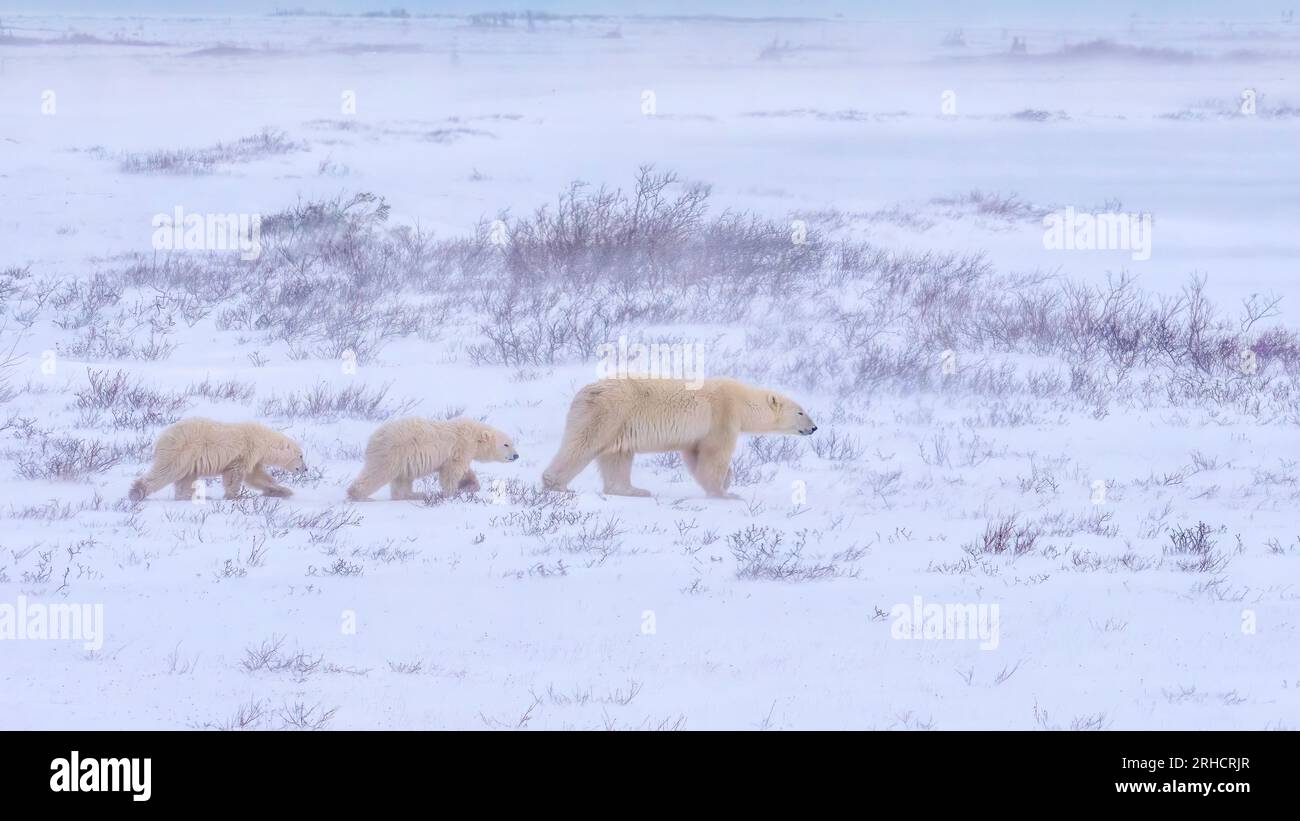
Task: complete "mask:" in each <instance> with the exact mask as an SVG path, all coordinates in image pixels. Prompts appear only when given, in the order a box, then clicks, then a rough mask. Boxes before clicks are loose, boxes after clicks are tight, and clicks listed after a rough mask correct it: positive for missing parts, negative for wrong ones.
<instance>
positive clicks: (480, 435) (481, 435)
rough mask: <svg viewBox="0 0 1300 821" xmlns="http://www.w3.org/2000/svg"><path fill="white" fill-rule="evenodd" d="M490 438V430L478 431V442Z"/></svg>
mask: <svg viewBox="0 0 1300 821" xmlns="http://www.w3.org/2000/svg"><path fill="white" fill-rule="evenodd" d="M491 438H492V431H490V430H481V431H479V432H478V440H479V441H480V442H486V441H488V440H489V439H491Z"/></svg>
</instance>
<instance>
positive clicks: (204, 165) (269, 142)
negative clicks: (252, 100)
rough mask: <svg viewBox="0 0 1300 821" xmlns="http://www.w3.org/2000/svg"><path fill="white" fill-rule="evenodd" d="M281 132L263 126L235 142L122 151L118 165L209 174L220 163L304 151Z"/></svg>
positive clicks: (149, 170)
mask: <svg viewBox="0 0 1300 821" xmlns="http://www.w3.org/2000/svg"><path fill="white" fill-rule="evenodd" d="M305 148H306V146H304V145H302V144H300V143H296V142H294V141H292V140H290V139H289V138H288V137H287V136H286V135H285V133H284V132H283V131H277V130H275V129H271V128H264V129H262V130H261V131H259V132H257V133H256V134H252V135H249V136H247V137H241V138H239V139H238V140H235V141H234V142H228V143H217V144H215V145H211V146H208V147H207V148H179V149H163V150H159V151H146V152H141V153H128V154H123V155H122V157H121V160H120V162H119V164H118V168H119V169H120V170H121V171H123V172H125V173H127V174H211V173H212V172H214V171H215V170H216V169H217V168H218V167H219V166H222V165H233V164H237V163H247V162H253V161H254V160H260V159H264V158H266V157H274V156H278V155H281V154H288V153H290V152H293V151H301V150H304V149H305Z"/></svg>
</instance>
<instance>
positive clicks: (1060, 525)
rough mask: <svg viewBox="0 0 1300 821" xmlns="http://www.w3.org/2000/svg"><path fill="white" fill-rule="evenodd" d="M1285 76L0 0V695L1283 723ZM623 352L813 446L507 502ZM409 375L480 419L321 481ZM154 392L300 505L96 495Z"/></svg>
mask: <svg viewBox="0 0 1300 821" xmlns="http://www.w3.org/2000/svg"><path fill="white" fill-rule="evenodd" d="M1297 67H1300V23H1295V22H1291V21H1286V20H1281V19H1242V20H1235V21H1234V20H1222V19H1203V20H1191V21H1185V22H1180V23H1176V24H1175V23H1168V22H1156V21H1147V20H1143V19H1135V20H1130V19H1123V20H1119V21H1116V22H1114V23H1113V24H1111V25H1106V24H1092V25H1088V26H1066V25H1064V24H1062V25H1055V26H1054V25H1050V24H1047V23H1039V24H1036V25H1030V26H1016V25H1011V24H1007V23H1004V22H1003V21H1000V20H985V21H983V22H972V21H966V22H965V23H964V24H963V23H962V22H959V21H931V22H911V23H884V22H876V23H871V22H854V21H849V20H843V19H840V20H802V21H771V20H767V21H743V20H725V19H719V20H705V19H688V18H680V19H654V18H628V19H617V18H577V19H567V18H558V19H552V18H534V19H531V20H530V19H527V18H524V17H513V18H501V17H495V16H484V17H479V18H474V19H471V18H466V17H451V16H448V17H438V18H418V19H389V18H364V19H363V18H355V17H354V18H338V17H335V18H330V17H311V16H244V17H222V18H203V17H186V18H181V17H175V18H163V17H142V16H134V17H125V16H124V17H112V16H101V17H34V16H25V17H23V16H10V15H5V16H4V17H3V19H2V20H0V361H2V362H5V363H6V366H5V367H4V368H3V370H0V494H2V496H0V520H2V521H0V728H4V729H27V728H51V729H71V728H133V729H134V728H245V729H267V728H272V729H274V728H301V729H312V728H328V729H363V728H410V729H423V728H471V729H474V728H477V729H484V728H490V729H496V728H526V729H718V728H741V729H792V728H878V729H929V728H936V729H975V728H994V729H1057V728H1060V729H1140V728H1173V729H1191V728H1208V729H1296V728H1297V727H1300V661H1298V659H1300V657H1298V656H1297V654H1296V650H1295V648H1296V647H1297V646H1300V589H1298V588H1297V583H1298V582H1300V520H1298V517H1297V514H1296V511H1297V509H1298V508H1300V318H1298V317H1300V314H1297V310H1300V280H1298V279H1297V277H1296V273H1297V260H1298V259H1300V234H1298V233H1297V232H1296V230H1295V227H1296V219H1297V215H1298V214H1300V193H1298V192H1300V162H1297V161H1296V160H1297V152H1296V147H1297V146H1298V145H1300V78H1298V76H1297ZM576 182H581V183H584V184H585V186H578V187H573V186H574V183H576ZM543 207H545V208H544V210H539V209H543ZM178 209H179V210H180V213H181V214H182V215H192V216H197V217H198V218H200V219H202V220H205V222H204V226H205V228H206V227H210V226H211V222H212V219H211V217H212V215H227V214H234V215H242V216H243V217H245V218H248V219H249V224H250V225H251V224H252V221H251V218H254V217H255V218H256V219H257V220H260V222H258V223H257V224H258V225H259V230H258V231H256V232H254V233H252V234H250V235H249V236H248V237H245V239H250V240H255V242H250V243H247V244H246V247H245V249H244V250H245V251H246V252H247V253H243V254H241V252H240V250H239V249H238V248H235V249H230V248H228V247H213V246H214V245H217V246H219V245H220V243H219V242H214V241H213V237H212V236H209V235H208V234H206V233H205V232H199V233H200V234H202V240H203V241H202V242H200V243H197V244H195V243H187V242H185V241H182V242H180V243H174V242H173V243H172V247H170V248H169V247H168V244H167V242H165V241H163V240H164V239H165V238H170V239H175V238H176V237H175V236H173V235H172V234H171V232H168V231H166V230H163V231H161V232H160V230H159V225H160V222H159V219H160V218H174V215H175V214H176V213H177V210H178ZM1067 213H1069V214H1071V215H1072V216H1071V220H1072V222H1071V226H1072V230H1071V232H1070V233H1071V237H1070V241H1069V242H1068V243H1066V244H1065V245H1062V244H1061V243H1056V244H1054V243H1053V241H1052V238H1051V231H1052V228H1051V226H1053V225H1055V224H1057V220H1058V218H1059V219H1065V217H1064V216H1063V215H1065V214H1067ZM1112 218H1114V220H1118V222H1116V221H1114V220H1112ZM1097 219H1102V220H1103V222H1104V221H1106V220H1112V221H1111V222H1110V223H1109V224H1110V227H1111V228H1112V229H1114V230H1115V231H1118V230H1119V229H1118V228H1116V226H1117V225H1119V224H1120V223H1121V222H1122V225H1123V228H1124V234H1125V237H1126V239H1127V241H1124V242H1119V243H1118V245H1119V247H1106V246H1107V241H1102V240H1101V239H1099V238H1098V235H1093V237H1092V238H1091V240H1090V239H1089V238H1088V236H1086V235H1084V234H1081V233H1077V232H1075V231H1074V230H1073V229H1074V228H1077V227H1078V225H1079V224H1080V223H1081V222H1087V221H1089V220H1092V221H1094V222H1095V221H1096V220H1097ZM1102 233H1103V234H1104V233H1105V229H1103V231H1102ZM160 234H162V235H166V237H165V238H164V237H160ZM1117 235H1118V234H1111V235H1109V236H1110V237H1111V239H1113V238H1114V236H1117ZM181 239H182V240H184V237H181ZM177 245H179V246H180V247H176V246H177ZM1111 245H1112V246H1113V245H1115V243H1111ZM187 246H189V247H187ZM1096 246H1100V247H1096ZM620 339H624V340H625V341H626V342H627V343H628V344H636V343H643V344H649V343H656V344H661V345H665V346H670V347H668V348H666V350H669V351H670V352H681V351H684V350H689V351H693V352H699V355H700V359H699V361H700V363H701V364H702V367H703V375H705V376H730V377H734V378H738V379H742V380H745V381H748V382H752V383H756V384H760V385H764V386H767V387H770V388H772V389H775V390H779V391H783V392H785V393H787V394H789V395H790V396H792V397H794V398H796V399H798V400H799V401H800V402H801V403H802V404H803V405H804V406H805V407H806V408H808V409H809V410H810V411H811V413H812V415H813V417H814V419H816V421H817V423H818V425H819V426H820V429H819V431H818V432H817V433H816V434H815V435H814V436H812V437H810V438H806V439H805V438H781V437H763V438H753V437H747V438H742V441H741V445H740V447H739V448H738V450H737V454H736V461H735V463H734V465H733V477H732V490H733V491H734V492H735V493H737V494H738V495H739V496H740V497H741V499H740V500H733V501H723V500H714V499H708V498H705V497H704V494H703V492H702V491H701V490H700V488H699V487H698V486H697V485H696V484H695V483H694V482H693V480H692V479H691V478H690V477H689V475H688V474H687V472H686V470H685V469H684V467H683V466H682V464H681V462H680V460H679V459H678V458H677V457H676V456H675V455H645V456H641V457H638V459H637V462H636V465H635V467H634V472H633V477H634V481H635V482H636V483H637V484H639V485H641V486H643V487H646V488H648V489H650V490H651V491H652V492H653V494H654V495H653V497H652V498H648V499H639V498H624V497H605V496H603V495H602V494H601V493H600V492H599V491H600V488H601V485H600V481H599V477H598V476H597V474H596V471H595V470H594V468H593V469H589V470H588V471H587V472H585V473H584V474H582V475H581V476H579V478H578V479H577V480H576V481H575V482H574V483H573V485H572V490H573V492H572V493H548V492H544V491H542V490H541V473H542V470H543V468H544V467H545V466H546V465H547V463H548V462H549V461H550V459H551V457H552V456H553V455H554V453H555V451H556V448H557V447H558V443H559V439H560V435H561V432H562V429H563V424H564V416H565V412H566V410H567V408H568V404H569V401H570V400H571V398H572V397H573V395H574V393H575V392H576V390H577V389H578V388H579V387H581V386H582V385H585V384H587V383H588V382H591V381H593V380H594V379H595V378H596V377H597V375H598V367H599V364H600V361H601V351H602V350H604V349H603V348H602V346H605V345H611V344H612V345H615V346H617V345H618V344H619V341H620ZM408 413H415V414H420V415H425V416H434V417H444V416H448V417H450V416H455V415H458V414H464V415H467V416H471V417H474V418H480V419H483V420H485V421H487V422H489V423H491V424H493V425H495V426H497V427H500V428H502V429H503V430H505V431H507V432H509V433H510V434H511V435H512V436H514V437H516V442H517V443H518V446H519V449H520V452H521V454H522V458H521V459H520V460H519V461H517V462H515V463H511V464H488V465H481V466H479V468H478V473H479V475H480V477H481V479H482V480H483V490H482V491H481V492H479V493H478V494H476V495H474V496H460V497H457V498H452V499H444V498H441V497H440V496H439V495H438V494H437V493H436V483H434V482H432V481H428V482H425V483H422V484H421V485H417V488H421V487H422V489H423V490H424V492H425V493H426V498H425V500H424V501H423V502H391V501H389V500H387V498H386V492H383V491H381V492H380V493H379V494H377V496H376V500H375V501H372V502H368V503H361V504H352V503H349V502H347V501H346V500H345V497H344V490H345V489H346V487H347V486H348V484H349V483H350V482H351V480H352V479H353V478H354V477H355V475H356V473H357V471H358V470H359V468H360V464H361V453H362V450H363V448H364V444H365V441H366V437H367V436H368V435H369V433H370V432H371V431H372V430H373V429H374V428H375V427H376V426H377V425H378V424H379V423H380V422H382V421H383V420H386V419H389V418H393V417H395V416H399V415H403V414H408ZM189 415H204V416H210V417H213V418H217V419H222V420H228V421H237V420H251V419H257V420H261V421H264V422H266V423H268V424H271V425H273V426H274V427H277V428H280V429H283V430H285V431H286V432H287V433H289V434H290V435H292V436H293V437H295V438H296V439H297V440H298V441H300V442H301V443H302V444H303V447H304V449H305V451H306V458H307V463H308V465H309V471H308V473H307V474H306V475H292V474H287V475H283V476H281V479H282V481H284V482H285V483H287V484H289V485H290V486H292V487H293V488H294V490H295V495H294V496H293V497H292V498H290V499H269V498H262V497H255V496H252V495H246V497H245V498H241V499H238V500H234V501H226V500H223V499H222V498H221V493H220V483H219V482H210V483H209V485H208V488H207V489H208V494H207V497H206V498H204V499H200V500H196V501H191V502H182V501H175V500H172V499H171V498H170V493H169V491H163V492H160V493H159V494H157V495H155V496H153V497H151V498H150V499H148V500H146V501H144V502H142V503H133V502H130V501H128V500H127V499H126V492H127V489H128V487H129V486H130V484H131V482H132V481H134V479H135V478H136V477H137V476H139V475H140V474H141V473H142V472H143V471H144V469H145V468H146V466H147V464H148V461H149V459H150V454H151V447H152V443H153V440H154V438H155V437H156V436H157V434H158V432H159V431H160V430H162V429H163V428H164V427H166V426H167V425H168V424H170V423H171V422H174V421H176V420H177V419H179V418H181V417H183V416H189ZM246 493H248V491H246ZM54 605H78V606H80V605H85V606H87V607H89V608H91V610H90V611H87V612H101V613H102V625H101V626H102V631H100V633H99V634H97V635H95V636H88V635H83V636H80V637H78V638H66V639H56V638H46V639H45V640H41V639H39V638H37V637H35V636H34V635H33V634H32V630H31V629H28V628H29V627H30V625H29V624H28V622H26V621H23V620H21V619H20V618H19V617H20V616H21V615H22V614H24V613H25V614H26V615H27V616H28V617H30V618H32V619H35V620H37V621H38V620H39V619H38V618H37V617H34V616H32V613H33V612H34V611H35V612H37V613H39V611H40V608H44V607H49V606H54ZM96 606H98V607H99V610H98V611H95V610H94V608H95V607H96ZM936 607H937V608H939V610H938V616H937V617H936V616H935V613H936V611H935V610H934V608H936ZM6 615H7V616H8V619H9V622H8V624H9V625H10V627H9V632H8V633H7V634H6V632H5V630H6V628H5V624H6V622H5V619H6ZM917 615H919V616H920V617H921V621H920V623H917V622H916V621H915V619H914V616H917ZM972 617H973V618H974V621H973V622H972V621H970V619H971V618H972ZM90 623H93V619H92V622H90ZM83 627H84V625H83ZM966 628H969V629H966ZM82 632H83V633H85V632H86V631H85V630H83V631H82ZM87 645H89V647H88V646H87Z"/></svg>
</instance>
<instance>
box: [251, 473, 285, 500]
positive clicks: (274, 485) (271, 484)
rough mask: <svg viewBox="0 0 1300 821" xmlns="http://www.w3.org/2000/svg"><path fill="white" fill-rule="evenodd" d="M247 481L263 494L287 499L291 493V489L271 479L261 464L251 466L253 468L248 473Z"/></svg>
mask: <svg viewBox="0 0 1300 821" xmlns="http://www.w3.org/2000/svg"><path fill="white" fill-rule="evenodd" d="M248 483H249V484H250V485H252V486H253V487H255V488H257V489H258V490H260V491H262V495H264V496H274V497H276V498H278V499H287V498H288V497H290V496H292V495H293V491H292V490H290V489H289V488H287V487H285V486H284V485H282V484H280V483H279V482H277V481H275V480H274V479H272V478H271V476H270V474H268V473H267V472H266V470H265V469H264V468H263V467H262V466H261V465H254V466H253V470H252V471H251V472H250V473H249V474H248Z"/></svg>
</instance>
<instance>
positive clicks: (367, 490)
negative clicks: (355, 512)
mask: <svg viewBox="0 0 1300 821" xmlns="http://www.w3.org/2000/svg"><path fill="white" fill-rule="evenodd" d="M396 478H397V477H396V476H394V475H392V474H390V473H389V472H388V471H386V470H384V469H383V468H382V467H379V466H377V465H371V464H367V465H366V466H365V467H364V468H362V470H361V475H360V476H358V477H357V478H356V480H355V481H354V482H353V483H352V485H351V487H349V488H348V498H349V499H351V500H352V501H354V502H364V501H365V500H366V499H369V498H370V496H371V495H372V494H373V493H374V492H375V491H376V490H379V489H380V488H381V487H383V486H384V485H386V484H388V483H389V482H392V481H393V480H394V479H396Z"/></svg>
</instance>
